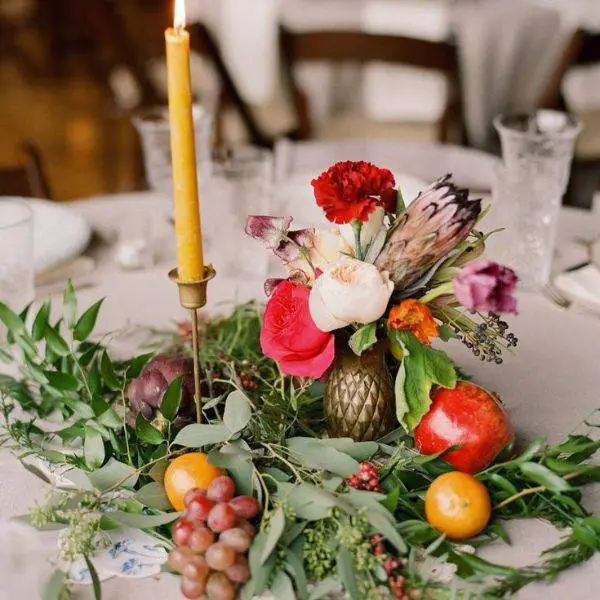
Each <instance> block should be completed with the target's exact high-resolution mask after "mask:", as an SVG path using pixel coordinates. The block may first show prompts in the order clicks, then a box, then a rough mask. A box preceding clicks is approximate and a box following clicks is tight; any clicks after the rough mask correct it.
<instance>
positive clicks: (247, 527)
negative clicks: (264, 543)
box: [235, 519, 256, 538]
mask: <svg viewBox="0 0 600 600" xmlns="http://www.w3.org/2000/svg"><path fill="white" fill-rule="evenodd" d="M235 527H238V528H239V529H243V530H244V531H245V532H246V533H247V534H248V535H249V536H250V537H251V538H253V537H254V535H255V534H256V527H254V525H252V523H250V521H247V520H246V519H238V520H237V521H236V522H235Z"/></svg>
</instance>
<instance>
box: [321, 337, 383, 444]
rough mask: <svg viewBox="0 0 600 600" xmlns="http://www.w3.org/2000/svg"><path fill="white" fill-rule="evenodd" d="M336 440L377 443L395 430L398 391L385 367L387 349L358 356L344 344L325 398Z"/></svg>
mask: <svg viewBox="0 0 600 600" xmlns="http://www.w3.org/2000/svg"><path fill="white" fill-rule="evenodd" d="M324 411H325V418H326V419H327V428H328V431H329V435H331V436H332V437H351V438H352V439H353V440H355V441H370V440H376V439H378V438H380V437H382V436H383V435H385V434H386V433H389V432H390V431H391V430H392V429H393V428H394V387H393V382H392V377H391V375H390V373H389V371H388V368H387V366H386V364H385V345H384V344H378V345H377V346H375V348H373V349H372V350H369V351H367V352H363V354H362V356H356V354H354V352H352V350H351V349H350V348H349V347H348V345H347V344H340V347H338V349H337V351H336V359H335V363H334V365H333V369H332V370H331V372H330V374H329V377H328V379H327V387H326V388H325V398H324Z"/></svg>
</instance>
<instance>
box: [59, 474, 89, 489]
mask: <svg viewBox="0 0 600 600" xmlns="http://www.w3.org/2000/svg"><path fill="white" fill-rule="evenodd" d="M64 477H65V479H68V480H69V481H71V482H72V483H74V484H75V486H76V487H77V488H78V489H80V490H93V489H94V485H93V484H92V482H91V480H90V478H89V477H88V474H87V473H85V472H84V471H82V470H81V469H69V470H68V471H67V472H66V473H65V474H64Z"/></svg>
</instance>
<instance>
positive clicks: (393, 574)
mask: <svg viewBox="0 0 600 600" xmlns="http://www.w3.org/2000/svg"><path fill="white" fill-rule="evenodd" d="M381 539H382V538H381V535H380V534H379V533H377V534H375V535H374V536H373V537H372V538H371V546H372V547H373V554H375V556H380V557H382V559H383V568H384V569H385V572H386V575H387V577H388V584H389V586H390V589H391V590H392V593H393V594H394V598H396V600H411V599H413V598H417V597H418V596H419V595H420V592H419V590H416V589H407V588H406V587H405V585H406V578H405V577H404V576H403V575H402V574H401V571H402V567H405V566H406V564H407V561H406V559H405V558H397V557H395V556H391V555H390V554H388V553H387V552H386V550H385V547H384V545H383V542H382V541H381Z"/></svg>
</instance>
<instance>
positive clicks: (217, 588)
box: [206, 573, 235, 600]
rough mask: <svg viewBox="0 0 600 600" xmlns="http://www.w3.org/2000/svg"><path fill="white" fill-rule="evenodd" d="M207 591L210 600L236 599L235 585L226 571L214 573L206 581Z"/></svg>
mask: <svg viewBox="0 0 600 600" xmlns="http://www.w3.org/2000/svg"><path fill="white" fill-rule="evenodd" d="M206 593H207V595H208V597H209V599H210V600H234V598H235V586H234V585H233V583H231V581H229V579H228V578H227V576H226V575H225V573H213V574H212V575H211V576H210V577H209V578H208V581H207V582H206Z"/></svg>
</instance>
